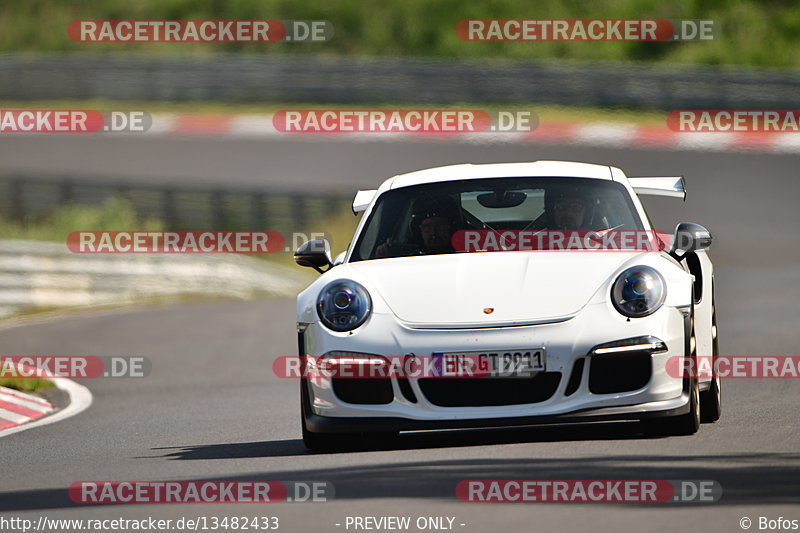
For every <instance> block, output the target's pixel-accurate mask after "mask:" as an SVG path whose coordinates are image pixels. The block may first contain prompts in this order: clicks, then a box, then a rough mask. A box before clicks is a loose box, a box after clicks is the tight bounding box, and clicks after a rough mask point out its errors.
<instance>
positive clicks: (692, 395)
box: [642, 310, 700, 437]
mask: <svg viewBox="0 0 800 533" xmlns="http://www.w3.org/2000/svg"><path fill="white" fill-rule="evenodd" d="M685 353H686V354H687V357H689V358H690V359H691V360H692V361H694V362H695V364H694V366H693V367H692V368H693V369H695V371H693V372H691V374H692V375H690V376H687V377H684V378H683V379H684V384H685V385H688V388H689V412H688V413H685V414H682V415H678V416H671V417H668V418H653V419H645V420H642V430H643V432H644V434H645V435H649V436H658V437H670V436H680V435H694V434H695V433H697V430H698V429H700V384H699V383H698V380H697V376H696V375H695V374H696V373H697V372H696V368H697V339H696V338H695V335H694V310H692V316H691V318H690V319H689V334H688V335H687V337H686V343H685Z"/></svg>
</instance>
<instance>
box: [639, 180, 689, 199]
mask: <svg viewBox="0 0 800 533" xmlns="http://www.w3.org/2000/svg"><path fill="white" fill-rule="evenodd" d="M628 182H629V183H630V184H631V187H633V190H634V191H636V194H649V195H651V196H669V197H671V198H681V199H683V201H686V182H685V181H684V179H683V176H677V177H646V178H645V177H642V178H628Z"/></svg>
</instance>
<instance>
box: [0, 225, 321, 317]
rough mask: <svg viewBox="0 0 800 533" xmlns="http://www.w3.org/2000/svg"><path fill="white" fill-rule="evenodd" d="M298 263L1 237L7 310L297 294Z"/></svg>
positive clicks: (0, 285)
mask: <svg viewBox="0 0 800 533" xmlns="http://www.w3.org/2000/svg"><path fill="white" fill-rule="evenodd" d="M307 281H308V279H307V278H306V277H305V276H304V275H303V273H302V272H300V271H299V269H293V268H291V267H285V266H282V265H276V264H274V263H270V262H267V261H263V260H259V259H254V258H250V257H245V256H242V255H237V254H190V255H180V254H85V255H84V254H74V253H72V252H70V251H68V250H67V247H66V246H65V245H64V244H59V243H48V242H32V241H10V240H5V241H4V240H0V317H3V316H8V315H12V314H14V313H17V312H20V311H24V310H35V309H39V308H47V309H49V308H57V307H75V306H78V307H80V306H94V305H101V304H121V303H127V302H131V301H136V300H141V299H145V298H153V297H166V296H176V295H182V294H186V295H189V294H197V295H200V294H202V295H212V296H224V297H230V298H243V299H244V298H250V297H253V296H256V295H274V296H284V297H292V296H294V295H296V294H297V292H299V291H300V290H302V288H303V287H304V286H305V285H306V282H307Z"/></svg>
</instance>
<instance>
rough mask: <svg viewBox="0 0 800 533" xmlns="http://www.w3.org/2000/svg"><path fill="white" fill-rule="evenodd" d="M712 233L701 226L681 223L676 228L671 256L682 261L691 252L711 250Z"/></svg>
mask: <svg viewBox="0 0 800 533" xmlns="http://www.w3.org/2000/svg"><path fill="white" fill-rule="evenodd" d="M712 239H713V237H712V236H711V232H710V231H708V230H707V229H706V228H704V227H703V226H701V225H700V224H694V223H692V222H681V223H680V224H678V227H676V228H675V237H674V239H673V241H672V248H671V249H670V252H669V255H671V256H672V257H674V258H675V259H676V260H678V261H681V260H682V259H683V258H684V257H685V256H686V254H688V253H689V252H696V251H697V250H707V249H709V248H711V241H712Z"/></svg>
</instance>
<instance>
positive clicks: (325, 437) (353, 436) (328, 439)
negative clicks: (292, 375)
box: [300, 379, 359, 452]
mask: <svg viewBox="0 0 800 533" xmlns="http://www.w3.org/2000/svg"><path fill="white" fill-rule="evenodd" d="M310 408H311V407H310V399H309V395H308V385H307V384H306V382H305V380H304V379H301V380H300V425H301V427H302V430H303V444H304V445H305V447H306V448H308V449H309V450H312V451H319V452H323V451H335V450H342V449H346V448H348V447H352V446H353V444H354V443H357V442H358V440H359V434H358V433H317V432H315V431H311V430H310V429H308V427H307V426H306V413H308V412H309V409H310Z"/></svg>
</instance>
